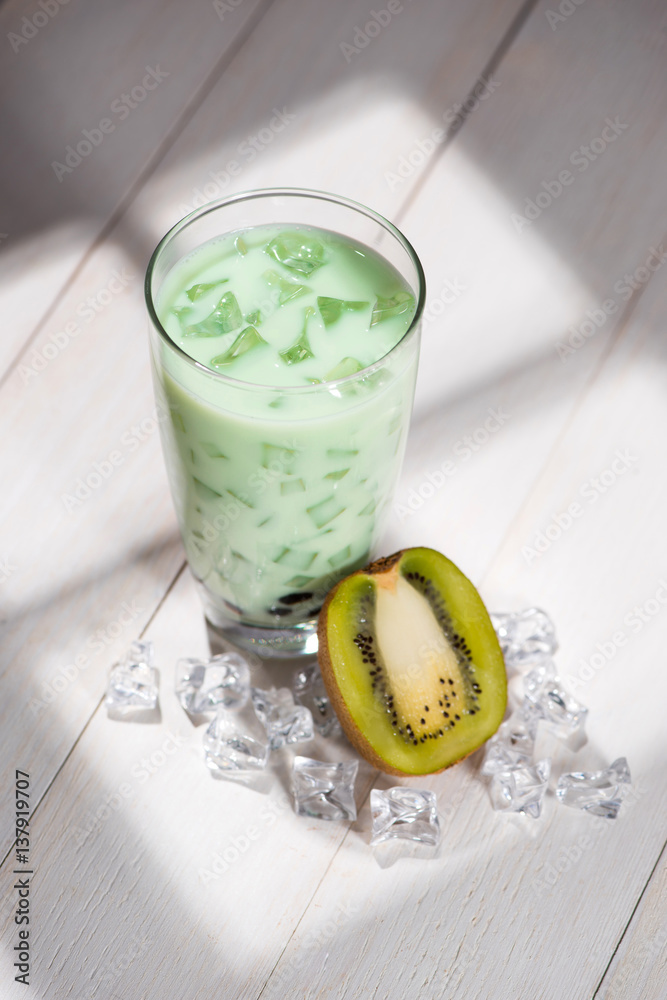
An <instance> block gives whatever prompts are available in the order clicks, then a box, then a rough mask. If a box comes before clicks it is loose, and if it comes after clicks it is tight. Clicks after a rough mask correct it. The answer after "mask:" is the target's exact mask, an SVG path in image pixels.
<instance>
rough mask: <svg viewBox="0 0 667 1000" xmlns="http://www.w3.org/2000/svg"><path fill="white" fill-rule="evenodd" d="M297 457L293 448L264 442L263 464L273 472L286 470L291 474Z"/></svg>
mask: <svg viewBox="0 0 667 1000" xmlns="http://www.w3.org/2000/svg"><path fill="white" fill-rule="evenodd" d="M296 458H297V452H296V451H294V449H293V448H284V447H283V446H282V445H280V444H267V443H266V442H263V443H262V466H263V467H264V468H265V469H270V470H271V471H272V472H284V473H286V474H287V475H290V473H291V471H292V469H293V467H294V463H295V461H296Z"/></svg>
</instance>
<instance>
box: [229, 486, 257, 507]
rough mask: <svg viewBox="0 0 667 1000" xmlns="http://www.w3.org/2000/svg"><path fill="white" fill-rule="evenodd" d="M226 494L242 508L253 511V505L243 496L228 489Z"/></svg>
mask: <svg viewBox="0 0 667 1000" xmlns="http://www.w3.org/2000/svg"><path fill="white" fill-rule="evenodd" d="M227 492H228V493H229V495H230V497H233V498H234V500H236V501H237V503H240V504H243V506H244V507H248V508H249V509H250V510H254V509H255V505H254V503H250V501H249V500H248V498H247V497H246V495H245V494H241V493H235V492H234V490H230V489H228V490H227Z"/></svg>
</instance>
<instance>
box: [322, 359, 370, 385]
mask: <svg viewBox="0 0 667 1000" xmlns="http://www.w3.org/2000/svg"><path fill="white" fill-rule="evenodd" d="M363 367H364V366H363V365H362V363H361V361H357V359H356V358H343V359H342V360H341V361H339V362H338V364H337V365H335V367H333V368H332V369H331V371H329V372H327V373H326V375H325V376H324V381H325V382H334V381H335V380H336V379H337V378H347V376H348V375H356V374H357V372H360V371H361V369H362V368H363Z"/></svg>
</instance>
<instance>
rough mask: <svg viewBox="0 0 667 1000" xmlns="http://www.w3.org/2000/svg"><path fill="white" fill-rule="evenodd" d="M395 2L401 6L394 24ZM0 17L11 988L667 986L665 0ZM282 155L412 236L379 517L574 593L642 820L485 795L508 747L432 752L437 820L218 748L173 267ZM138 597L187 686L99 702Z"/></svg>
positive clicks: (613, 749)
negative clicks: (412, 356)
mask: <svg viewBox="0 0 667 1000" xmlns="http://www.w3.org/2000/svg"><path fill="white" fill-rule="evenodd" d="M216 8H217V9H216ZM371 10H375V11H376V12H379V13H378V18H379V20H380V21H383V22H387V19H388V14H387V13H384V12H391V11H393V13H391V17H390V19H389V20H388V23H385V24H384V26H383V27H382V29H381V30H380V29H378V30H377V31H376V29H375V28H374V27H373V26H371V27H370V29H369V30H368V32H366V30H365V25H366V24H367V23H369V22H370V21H372V19H373V15H372V14H371ZM26 19H27V20H26ZM0 25H1V28H2V30H1V31H0V35H2V36H3V40H2V66H1V68H0V74H1V81H0V88H1V89H0V93H1V94H2V112H1V113H2V116H3V118H5V121H4V123H3V126H4V127H3V129H2V136H3V156H2V162H1V163H0V175H1V180H2V195H1V197H2V205H1V208H0V234H1V235H0V269H1V273H0V294H1V295H2V308H3V325H2V331H3V333H2V338H1V340H0V374H1V375H2V380H3V381H2V385H1V388H0V412H1V413H2V427H3V433H2V484H3V489H2V494H1V496H0V505H1V509H2V514H1V520H0V523H1V525H2V529H1V530H2V540H1V542H0V560H1V567H0V581H1V582H0V586H1V600H2V612H3V613H2V618H3V628H4V634H3V639H2V699H1V701H0V714H1V719H2V751H3V752H2V767H3V782H2V809H1V810H0V822H1V824H2V827H1V829H2V857H3V858H4V861H3V864H2V894H1V899H2V914H1V915H2V925H3V930H2V962H3V965H2V985H1V986H0V995H1V996H2V997H3V998H5V997H6V998H8V1000H9V998H14V997H40V998H41V997H44V998H48V1000H60V998H65V997H73V998H77V1000H78V998H98V997H99V998H108V997H117V998H121V997H122V998H133V1000H134V998H137V1000H138V998H151V1000H162V998H166V997H169V998H172V997H173V998H178V997H187V998H188V1000H194V998H209V997H224V998H225V1000H227V998H229V1000H232V998H259V997H260V996H261V997H262V1000H271V998H283V997H308V998H310V997H331V998H333V997H346V998H352V997H355V998H356V997H360V998H378V1000H381V998H392V1000H394V998H395V1000H399V998H400V1000H403V998H407V997H414V998H420V1000H421V998H425V1000H439V998H443V997H446V998H448V1000H449V998H451V1000H462V998H465V1000H477V998H479V1000H505V998H507V1000H509V998H512V1000H514V998H516V997H525V998H530V1000H538V998H548V1000H591V998H593V997H595V998H609V1000H611V998H614V1000H615V998H619V1000H620V998H623V1000H634V998H637V1000H638V998H642V1000H665V997H667V914H666V908H665V902H664V897H665V891H666V890H667V868H666V865H665V855H664V844H665V836H666V826H667V822H666V821H667V781H666V780H665V772H666V767H665V765H666V764H667V727H666V726H665V721H664V719H665V705H666V704H667V671H665V666H664V665H665V653H664V648H665V640H666V638H667V633H666V629H665V622H666V621H667V606H666V605H665V600H666V599H667V586H666V583H665V581H667V535H666V533H665V530H664V520H665V516H664V510H665V492H664V490H665V484H666V477H667V471H666V468H667V466H666V462H665V458H666V449H665V445H664V440H665V433H664V429H665V421H666V420H667V394H666V392H665V389H666V387H667V378H666V375H667V351H666V349H665V341H664V328H665V320H666V317H667V293H666V291H665V288H666V283H665V275H666V274H667V268H665V267H664V263H665V262H667V261H665V257H664V246H665V243H663V242H662V241H666V242H667V197H666V194H667V192H666V184H665V177H666V173H667V61H666V59H665V52H666V48H665V43H666V37H667V20H666V17H665V7H664V4H663V3H661V2H659V0H634V2H633V3H632V5H630V4H624V3H622V2H620V0H606V2H603V0H585V2H582V0H578V2H577V0H575V2H572V3H570V2H569V0H565V2H563V3H560V6H559V5H558V3H557V2H556V0H552V3H551V5H549V2H546V0H545V2H534V0H529V2H526V3H522V2H520V0H486V2H482V0H467V2H464V0H448V2H442V0H413V2H409V0H403V2H402V3H396V2H392V4H391V5H388V4H387V3H385V0H378V3H377V4H376V5H375V6H374V7H373V5H372V4H370V3H364V2H361V0H344V2H340V3H333V2H331V0H328V2H327V0H315V2H313V0H311V2H307V0H273V2H271V0H229V2H228V3H221V2H216V4H212V3H210V2H206V0H201V2H196V3H188V4H185V3H178V2H176V0H140V2H131V0H123V2H117V3H114V4H110V3H106V4H105V3H103V2H102V0H89V2H88V3H85V2H84V0H70V2H69V3H67V4H66V5H65V6H62V7H61V6H58V0H50V2H49V0H47V2H46V3H45V5H42V6H41V7H40V6H39V5H38V4H37V3H27V2H19V0H6V2H5V3H4V4H3V5H2V7H1V8H0ZM362 33H363V34H362ZM464 102H465V104H464ZM460 105H464V107H465V109H466V110H465V113H464V114H463V115H461V114H459V116H458V117H457V111H459V106H460ZM276 109H277V111H276ZM277 113H279V114H280V115H281V118H280V123H281V125H282V126H284V127H282V128H280V130H278V129H277V128H273V129H272V128H271V127H270V122H271V120H272V118H274V116H275V115H276V114H277ZM103 120H106V121H107V122H108V123H109V124H110V125H111V126H112V127H111V128H110V127H109V124H106V125H102V124H101V122H102V121H103ZM274 120H275V119H274ZM445 129H449V134H448V136H447V137H446V139H445V138H444V137H443V134H442V130H445ZM84 130H87V136H86V132H84ZM437 130H441V131H437ZM82 140H86V141H87V142H88V146H89V147H90V148H88V146H87V145H86V143H85V142H84V144H83V145H82V146H81V145H80V143H81V142H82ZM250 140H251V141H250ZM77 145H79V148H80V150H83V151H86V152H85V153H83V155H80V162H77V155H79V154H76V147H77ZM67 147H73V149H74V154H68V149H67ZM253 154H254V155H253ZM67 157H69V160H67ZM230 163H235V164H236V165H237V166H236V167H235V166H233V165H232V166H230ZM58 164H60V166H58ZM564 171H566V172H567V173H566V174H564V173H563V172H564ZM280 185H287V186H305V187H310V188H319V189H325V190H332V191H336V192H339V193H341V194H343V195H346V196H349V197H352V198H354V199H356V200H358V201H361V202H364V203H366V204H368V205H370V206H372V207H373V208H375V209H376V210H378V211H380V212H381V213H383V214H385V215H387V216H388V217H389V218H390V219H392V220H394V221H395V222H397V223H398V224H399V225H400V226H401V228H402V229H403V230H404V231H405V233H406V234H407V236H408V238H409V239H410V240H411V241H412V242H413V244H414V245H415V247H416V248H417V249H418V252H419V253H420V255H421V257H422V259H423V262H424V266H425V270H426V275H427V281H428V286H429V305H428V308H427V313H426V320H425V324H424V336H423V353H422V363H421V369H420V372H421V373H420V380H419V384H418V390H417V399H416V404H415V413H414V419H413V424H412V429H411V435H410V442H409V448H408V455H407V459H406V463H405V467H404V472H403V477H402V479H401V483H400V486H399V490H398V495H397V501H398V502H400V503H401V504H403V505H404V506H407V505H408V501H409V499H410V497H412V498H413V507H414V508H415V509H414V510H410V513H409V514H405V513H400V512H399V513H395V514H394V516H393V518H392V520H391V523H390V524H389V526H388V529H387V532H386V536H385V539H384V541H383V544H382V546H381V549H382V551H383V552H384V553H387V552H391V551H393V550H395V549H396V548H398V547H402V546H405V545H410V544H427V545H431V546H433V547H435V548H439V549H441V550H442V551H444V552H446V553H447V554H448V555H449V556H450V557H451V558H453V559H454V560H455V561H456V562H458V563H459V565H460V566H461V567H462V568H463V569H464V571H466V572H467V573H468V575H469V576H471V578H472V579H473V580H474V581H475V582H476V584H477V585H478V586H479V588H480V589H481V592H482V594H483V596H484V598H485V600H486V602H487V605H488V606H489V607H490V608H492V609H495V610H504V609H505V610H512V609H519V608H522V607H526V606H529V605H531V604H538V605H540V606H543V607H544V608H546V609H547V610H548V611H549V612H550V614H551V615H552V617H553V618H554V620H555V622H556V625H557V628H558V631H559V637H560V642H561V649H560V652H559V653H558V661H557V662H558V665H559V667H560V671H561V674H562V675H563V676H564V677H565V678H566V680H567V679H569V684H570V688H571V690H572V691H573V693H574V694H576V695H577V697H579V698H580V700H581V701H583V702H584V703H585V704H587V705H588V707H589V709H590V719H589V723H588V743H587V744H586V746H585V747H584V748H583V749H581V750H580V751H579V752H578V753H577V754H576V755H575V754H573V753H572V752H571V751H569V750H567V749H566V748H564V747H563V746H562V745H554V746H553V747H551V751H552V752H553V754H554V775H557V774H558V773H560V772H562V771H564V770H572V769H574V768H579V767H581V768H584V769H594V768H596V767H599V766H604V765H606V764H608V763H610V762H611V761H612V760H613V759H614V758H616V757H618V756H621V755H625V756H626V757H627V759H628V761H629V764H630V768H631V771H632V775H633V794H632V796H631V797H630V799H629V800H628V801H627V802H626V803H625V804H624V805H623V808H622V810H621V813H620V815H619V818H618V819H617V820H616V821H615V822H609V821H604V820H596V819H595V818H593V817H591V816H589V815H586V814H580V813H579V812H577V811H573V810H569V809H565V808H563V807H562V806H560V805H559V804H558V803H557V801H556V799H555V797H554V795H553V790H552V791H551V792H550V794H549V796H548V798H547V800H546V804H545V808H544V813H543V816H542V818H541V819H540V820H539V821H533V820H531V819H529V818H526V817H507V816H502V815H499V814H497V813H494V811H493V810H492V808H491V804H490V801H489V797H488V791H487V788H486V786H485V784H484V781H483V779H481V778H480V776H479V767H480V758H481V754H480V753H477V754H475V755H474V756H473V757H472V758H470V759H469V760H468V761H466V762H464V763H463V764H461V765H459V766H457V767H455V768H453V769H452V770H450V771H449V772H446V773H445V774H442V775H438V776H434V777H432V778H428V779H424V780H423V781H419V782H411V783H412V784H418V785H419V786H420V787H426V788H431V789H433V790H434V791H435V792H436V793H437V797H438V804H439V809H440V814H441V817H442V824H443V843H442V847H441V849H440V851H439V853H438V855H437V857H435V858H423V857H420V856H419V855H418V852H417V853H413V854H410V852H405V853H403V854H401V855H400V856H398V857H392V858H389V859H387V857H386V856H385V855H383V854H382V853H381V852H377V851H375V852H374V851H373V850H372V849H371V848H370V847H369V845H368V839H369V831H370V816H369V808H368V794H369V791H370V788H371V787H372V786H374V785H376V786H378V787H388V786H389V785H391V784H393V783H395V782H394V780H393V779H387V778H385V777H384V776H379V775H378V774H377V773H375V772H373V771H372V770H371V769H370V768H368V767H362V768H361V771H360V778H359V781H358V785H357V797H358V807H359V819H358V822H356V823H354V824H352V825H350V824H345V823H333V824H327V823H323V822H317V821H307V820H305V819H303V818H299V817H297V816H296V815H295V814H294V813H293V811H292V808H291V804H290V800H289V795H288V792H289V782H288V768H289V754H288V753H287V752H285V754H284V756H281V755H280V754H279V755H278V756H277V758H276V760H275V762H274V763H273V764H272V765H271V768H270V773H269V776H268V779H267V781H266V782H265V784H264V785H263V786H261V787H258V788H255V787H245V786H243V785H238V784H233V783H231V782H229V781H215V780H213V779H212V777H211V775H210V774H209V772H208V771H207V769H206V768H205V766H204V765H203V763H202V760H201V755H200V754H201V751H200V741H201V732H202V731H201V728H199V729H195V728H194V727H193V726H192V724H191V723H190V722H189V720H188V718H187V717H186V716H185V714H184V713H183V712H182V710H181V708H180V706H179V705H178V703H177V702H176V699H175V697H174V696H173V694H172V676H173V667H174V663H175V661H176V659H177V658H178V657H179V656H184V655H199V654H202V655H203V654H206V653H207V652H208V650H209V641H210V637H209V635H208V634H207V630H206V627H205V624H204V621H203V618H202V614H201V611H200V608H199V604H198V601H197V596H196V594H195V593H194V588H193V584H192V581H191V579H190V576H189V573H188V571H187V570H186V569H184V564H183V552H182V548H181V544H180V540H179V538H178V534H177V530H176V524H175V519H174V514H173V511H172V506H171V501H170V498H169V494H168V489H167V484H166V479H165V475H164V471H163V464H162V456H161V454H160V449H159V441H158V435H157V433H156V432H155V421H154V419H153V417H152V411H153V401H152V394H151V386H150V379H149V370H148V357H147V346H146V326H147V324H146V319H145V315H144V310H143V301H142V276H143V272H144V270H145V266H146V263H147V260H148V257H149V255H150V252H151V250H152V248H153V246H154V245H155V243H156V242H157V240H158V239H159V238H160V237H161V236H162V234H163V233H164V232H165V231H166V229H167V228H168V227H169V226H170V225H172V224H173V223H174V222H175V221H176V220H177V219H178V218H179V217H180V216H181V215H183V214H184V213H185V211H186V210H188V209H189V208H191V207H193V205H195V204H198V203H200V202H201V201H202V200H205V199H207V198H211V197H216V196H217V197H220V196H222V195H224V194H229V193H232V192H235V191H239V190H244V189H251V188H257V187H265V186H280ZM528 202H530V203H532V204H528ZM490 411H493V412H494V413H495V414H496V415H498V414H500V415H501V419H496V421H495V423H494V425H493V426H494V428H495V429H494V430H493V432H492V433H489V432H488V431H484V426H485V421H486V420H487V418H488V417H489V413H490ZM496 425H497V426H496ZM114 451H117V452H119V453H120V455H121V459H122V461H120V462H119V463H118V464H117V465H116V466H114V467H113V472H112V473H111V474H108V475H107V476H106V477H105V476H100V477H99V478H100V482H99V483H98V485H96V486H95V487H94V488H89V492H88V495H87V496H86V495H85V490H81V488H80V485H79V493H80V494H81V502H80V503H77V504H72V503H71V502H67V501H66V500H65V499H64V496H65V495H69V496H72V495H76V491H77V484H78V482H79V480H83V481H85V480H86V479H87V478H88V477H89V476H90V474H91V473H92V472H94V471H95V470H96V468H98V471H99V467H101V468H102V469H104V470H106V471H107V472H108V468H107V466H106V465H104V464H103V463H105V462H106V461H107V460H108V456H109V454H110V453H111V452H114ZM619 456H623V458H622V459H621V458H619ZM447 461H451V462H452V463H453V467H454V470H455V471H454V473H453V474H451V475H449V476H448V477H447V480H446V482H445V483H444V484H443V485H442V486H441V487H439V488H438V489H437V491H436V493H435V495H434V496H432V497H430V498H429V499H428V500H425V501H424V502H423V503H422V504H421V505H419V503H418V500H415V499H414V498H415V497H416V496H418V495H419V488H420V486H422V485H423V484H424V483H425V482H428V474H429V473H431V474H433V472H434V470H437V469H439V468H442V466H443V464H444V463H445V462H447ZM448 468H449V467H448ZM92 481H93V482H95V483H97V480H96V479H95V478H93V480H92ZM413 491H414V492H413ZM425 492H428V491H425ZM573 504H574V505H576V506H575V507H574V508H573V507H572V505H573ZM568 510H569V511H570V516H569V522H568V514H567V512H568ZM572 511H576V514H573V513H572ZM139 636H142V637H145V638H147V639H150V640H152V641H153V642H154V643H155V648H156V656H157V661H158V665H159V667H160V669H161V696H160V705H161V721H160V722H159V724H155V725H138V724H134V725H132V724H121V723H117V722H112V721H110V720H109V719H108V718H107V715H106V712H105V710H104V708H103V705H102V697H103V693H104V689H105V685H106V679H107V674H108V670H109V667H110V665H111V664H112V663H113V662H114V660H115V659H117V658H118V656H119V654H120V653H121V652H122V651H123V650H124V649H125V648H126V647H127V645H128V644H129V642H130V641H131V640H132V639H134V638H137V637H139ZM596 653H597V654H598V655H597V656H595V654H596ZM592 658H593V659H592ZM289 674H290V671H289V669H288V668H287V667H286V666H282V667H275V666H272V667H269V668H265V669H264V670H263V672H262V673H261V674H260V677H259V679H260V680H262V679H263V680H269V679H271V678H272V679H273V680H274V682H276V681H277V682H278V683H280V682H282V681H284V680H289ZM309 752H310V753H311V755H312V756H318V754H328V755H329V756H330V757H332V756H336V757H338V758H339V759H344V758H347V757H349V756H351V755H352V751H351V750H350V749H349V748H348V747H346V746H345V745H344V744H343V743H342V742H340V743H339V744H337V745H335V746H334V747H333V748H332V747H331V746H329V747H325V746H324V745H323V743H322V741H319V742H316V743H315V744H313V747H312V750H311V749H310V748H309ZM16 769H19V770H21V771H24V772H27V773H28V774H29V775H30V795H31V797H30V803H31V807H32V817H31V826H30V831H31V850H30V862H31V870H32V871H34V874H33V875H32V876H31V881H30V889H31V892H30V906H31V909H30V920H31V923H30V931H31V934H30V939H29V941H30V951H31V961H30V965H31V971H30V975H29V986H25V985H23V984H22V983H17V982H15V980H14V976H15V974H16V969H15V968H13V962H14V961H15V957H14V956H15V952H14V951H13V949H14V946H15V945H16V944H17V943H18V941H19V938H18V931H19V929H20V928H19V927H18V926H17V925H16V924H15V921H14V915H15V911H16V907H17V905H18V898H19V896H18V890H17V889H16V888H14V886H15V879H17V878H20V877H21V876H17V875H15V874H14V869H15V868H16V857H15V849H14V846H13V841H14V825H15V824H14V816H15V810H14V804H15V799H14V788H15V772H16ZM19 867H21V866H19Z"/></svg>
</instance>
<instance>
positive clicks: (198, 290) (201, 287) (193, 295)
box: [185, 278, 229, 302]
mask: <svg viewBox="0 0 667 1000" xmlns="http://www.w3.org/2000/svg"><path fill="white" fill-rule="evenodd" d="M228 281H229V278H221V279H220V281H207V282H204V283H200V284H198V285H192V286H191V287H190V288H187V289H186V291H185V294H186V295H187V297H188V298H189V299H190V302H196V301H197V299H200V298H201V297H202V295H205V294H206V292H210V291H211V289H212V288H217V287H218V285H226V284H227V282H228Z"/></svg>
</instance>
